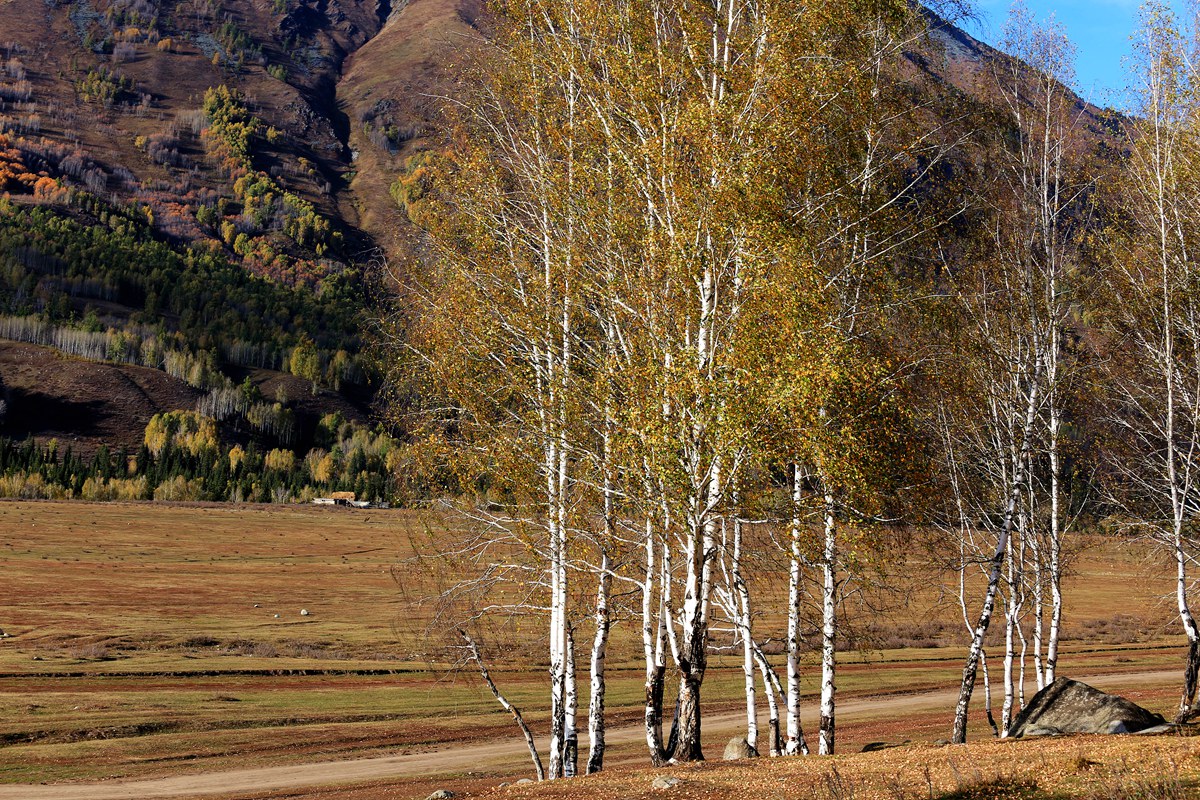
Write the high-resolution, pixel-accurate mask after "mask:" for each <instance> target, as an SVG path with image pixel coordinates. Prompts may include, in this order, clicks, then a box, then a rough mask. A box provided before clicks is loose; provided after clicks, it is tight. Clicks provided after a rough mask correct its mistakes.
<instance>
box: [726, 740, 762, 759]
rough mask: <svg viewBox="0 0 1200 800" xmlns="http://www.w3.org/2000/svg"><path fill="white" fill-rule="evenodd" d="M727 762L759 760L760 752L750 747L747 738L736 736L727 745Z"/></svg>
mask: <svg viewBox="0 0 1200 800" xmlns="http://www.w3.org/2000/svg"><path fill="white" fill-rule="evenodd" d="M724 757H725V760H726V761H737V760H738V759H739V758H758V751H757V750H755V749H754V748H753V747H751V746H750V742H749V741H747V740H746V737H745V736H735V737H733V738H732V739H730V740H729V744H727V745H725V756H724Z"/></svg>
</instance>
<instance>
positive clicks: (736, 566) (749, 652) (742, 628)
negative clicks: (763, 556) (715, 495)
mask: <svg viewBox="0 0 1200 800" xmlns="http://www.w3.org/2000/svg"><path fill="white" fill-rule="evenodd" d="M734 508H735V510H736V508H737V502H736V501H735V502H734ZM732 571H733V586H734V591H735V592H736V593H737V600H736V602H737V605H736V608H737V617H738V635H739V636H740V637H741V639H742V675H743V680H744V683H745V693H746V741H747V742H748V743H749V745H750V747H751V749H753V750H754V751H755V752H757V751H758V704H757V702H756V693H755V681H756V678H755V674H754V631H753V620H754V617H753V615H752V613H751V612H752V609H751V607H750V589H749V587H748V586H747V585H746V581H745V578H744V577H743V576H742V521H741V519H740V517H739V516H738V515H737V514H736V512H735V515H734V519H733V564H732ZM768 693H769V689H768Z"/></svg>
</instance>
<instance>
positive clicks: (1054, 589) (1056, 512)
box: [1045, 402, 1063, 686]
mask: <svg viewBox="0 0 1200 800" xmlns="http://www.w3.org/2000/svg"><path fill="white" fill-rule="evenodd" d="M1058 428H1059V412H1058V409H1057V408H1055V407H1054V403H1053V402H1052V403H1051V408H1050V542H1049V545H1050V569H1049V572H1050V636H1049V639H1048V640H1047V642H1046V677H1045V685H1046V686H1049V685H1050V684H1052V683H1054V677H1055V674H1056V672H1057V670H1058V637H1059V634H1060V631H1061V630H1062V613H1063V596H1062V516H1061V513H1062V512H1061V509H1060V508H1059V498H1060V497H1061V494H1062V489H1061V481H1062V478H1061V475H1062V473H1061V468H1060V466H1059V455H1058Z"/></svg>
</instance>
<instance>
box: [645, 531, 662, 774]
mask: <svg viewBox="0 0 1200 800" xmlns="http://www.w3.org/2000/svg"><path fill="white" fill-rule="evenodd" d="M645 552H646V575H645V578H646V579H645V582H644V583H643V584H642V652H643V656H644V658H645V664H646V714H645V723H646V746H647V747H648V748H649V751H650V762H651V763H652V764H653V765H654V766H656V767H661V766H662V765H663V764H665V763H666V760H667V758H666V753H665V752H664V751H663V745H662V718H663V688H664V685H665V678H666V665H665V663H664V660H663V625H664V624H665V620H664V609H663V601H662V591H661V590H660V592H659V594H658V604H657V607H656V605H655V602H654V600H655V591H654V587H655V583H656V582H657V581H658V580H659V573H660V571H661V568H660V566H659V565H658V563H657V562H656V557H655V554H656V553H657V552H658V540H657V538H656V537H655V535H654V522H653V521H652V520H651V519H650V518H647V519H646V544H645Z"/></svg>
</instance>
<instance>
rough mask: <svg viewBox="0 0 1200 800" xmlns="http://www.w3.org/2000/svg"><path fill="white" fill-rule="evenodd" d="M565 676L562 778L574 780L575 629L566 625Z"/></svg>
mask: <svg viewBox="0 0 1200 800" xmlns="http://www.w3.org/2000/svg"><path fill="white" fill-rule="evenodd" d="M564 663H565V665H566V674H565V676H564V692H563V693H564V695H565V696H566V702H565V703H564V708H563V772H562V774H563V777H564V778H574V777H575V776H576V775H578V774H579V733H578V731H577V729H576V724H577V718H578V715H579V684H578V681H577V680H576V677H575V676H576V670H575V628H574V626H572V625H571V623H570V622H568V623H567V652H566V659H565V661H564Z"/></svg>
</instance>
